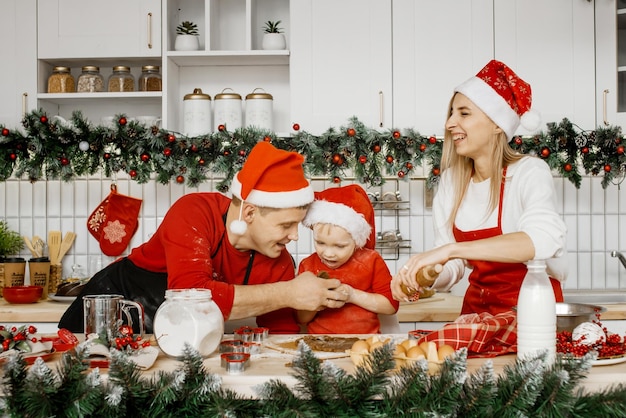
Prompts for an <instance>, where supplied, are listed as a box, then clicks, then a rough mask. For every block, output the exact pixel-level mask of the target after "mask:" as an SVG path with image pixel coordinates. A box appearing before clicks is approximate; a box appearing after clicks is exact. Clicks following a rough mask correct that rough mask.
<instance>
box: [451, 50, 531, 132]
mask: <svg viewBox="0 0 626 418" xmlns="http://www.w3.org/2000/svg"><path fill="white" fill-rule="evenodd" d="M454 91H455V92H459V93H462V94H464V95H465V96H466V97H467V98H468V99H470V100H471V101H472V102H474V104H475V105H476V106H478V107H479V108H480V109H481V110H482V111H483V112H485V114H486V115H487V116H489V118H490V119H491V120H492V121H493V122H494V123H495V124H496V125H498V126H499V127H500V128H501V129H502V130H503V131H504V133H506V136H507V138H508V139H509V140H510V139H511V138H513V135H514V134H515V131H516V130H517V128H518V127H519V125H520V123H521V125H522V126H523V127H524V128H526V129H528V130H529V131H534V130H536V129H538V128H539V125H540V124H541V116H540V115H539V113H538V112H537V111H535V110H532V109H531V104H532V92H531V88H530V84H528V83H526V82H525V81H524V80H522V79H521V78H519V77H518V76H517V74H515V73H514V72H513V70H511V69H510V68H509V67H507V65H506V64H504V63H502V62H500V61H496V60H491V61H489V63H488V64H487V65H485V67H484V68H483V69H482V70H480V71H479V72H478V74H476V76H474V77H472V78H470V79H469V80H467V81H465V82H464V83H463V84H461V85H460V86H458V87H457V88H455V89H454Z"/></svg>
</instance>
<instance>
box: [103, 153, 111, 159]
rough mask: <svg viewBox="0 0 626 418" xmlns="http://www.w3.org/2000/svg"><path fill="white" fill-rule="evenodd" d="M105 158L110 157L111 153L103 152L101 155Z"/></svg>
mask: <svg viewBox="0 0 626 418" xmlns="http://www.w3.org/2000/svg"><path fill="white" fill-rule="evenodd" d="M102 157H103V158H104V159H105V160H108V159H110V158H111V154H109V153H108V152H105V153H104V155H103V156H102Z"/></svg>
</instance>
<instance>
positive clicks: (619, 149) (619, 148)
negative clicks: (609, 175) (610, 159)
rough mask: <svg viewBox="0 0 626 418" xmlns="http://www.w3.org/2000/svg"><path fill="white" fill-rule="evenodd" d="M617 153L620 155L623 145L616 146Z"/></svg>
mask: <svg viewBox="0 0 626 418" xmlns="http://www.w3.org/2000/svg"><path fill="white" fill-rule="evenodd" d="M617 153H618V154H619V155H622V154H623V153H624V146H623V145H620V146H619V147H617Z"/></svg>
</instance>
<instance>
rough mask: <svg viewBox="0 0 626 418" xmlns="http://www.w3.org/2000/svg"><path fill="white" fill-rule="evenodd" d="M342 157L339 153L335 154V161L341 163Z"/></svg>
mask: <svg viewBox="0 0 626 418" xmlns="http://www.w3.org/2000/svg"><path fill="white" fill-rule="evenodd" d="M341 161H342V158H341V155H339V154H333V163H335V164H341Z"/></svg>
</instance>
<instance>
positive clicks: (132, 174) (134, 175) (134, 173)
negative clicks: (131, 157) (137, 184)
mask: <svg viewBox="0 0 626 418" xmlns="http://www.w3.org/2000/svg"><path fill="white" fill-rule="evenodd" d="M128 174H129V175H130V176H131V177H132V178H135V177H137V171H136V170H130V171H129V172H128Z"/></svg>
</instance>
